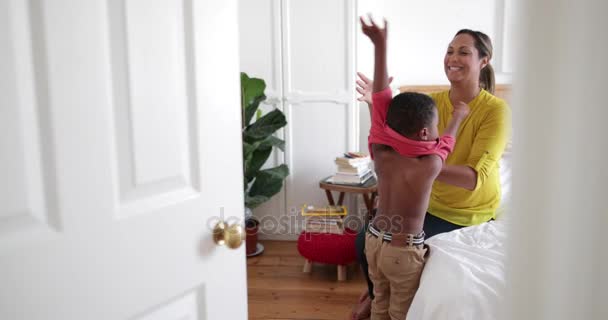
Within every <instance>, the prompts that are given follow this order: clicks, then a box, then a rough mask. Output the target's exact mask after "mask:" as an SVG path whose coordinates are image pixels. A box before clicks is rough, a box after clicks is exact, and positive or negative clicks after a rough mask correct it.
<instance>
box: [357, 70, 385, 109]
mask: <svg viewBox="0 0 608 320" xmlns="http://www.w3.org/2000/svg"><path fill="white" fill-rule="evenodd" d="M357 76H358V77H359V79H358V80H357V92H359V94H360V95H361V96H360V97H359V98H357V100H358V101H362V102H365V103H367V105H369V106H370V107H371V105H372V89H373V88H374V82H373V81H372V80H371V79H370V78H368V77H366V76H365V75H364V74H363V73H361V72H357ZM391 82H393V77H388V84H391Z"/></svg>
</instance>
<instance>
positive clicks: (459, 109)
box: [452, 101, 471, 120]
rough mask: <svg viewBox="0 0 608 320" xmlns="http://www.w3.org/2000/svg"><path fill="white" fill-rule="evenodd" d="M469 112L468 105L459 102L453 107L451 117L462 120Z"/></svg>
mask: <svg viewBox="0 0 608 320" xmlns="http://www.w3.org/2000/svg"><path fill="white" fill-rule="evenodd" d="M470 111H471V109H470V108H469V105H468V104H466V103H464V102H462V101H459V102H458V103H456V105H455V106H454V111H452V117H454V118H457V119H460V120H463V119H464V118H466V117H467V116H468V115H469V112H470Z"/></svg>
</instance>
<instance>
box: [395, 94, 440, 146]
mask: <svg viewBox="0 0 608 320" xmlns="http://www.w3.org/2000/svg"><path fill="white" fill-rule="evenodd" d="M438 119H439V118H438V116H437V107H436V106H435V102H433V99H431V97H429V96H427V95H425V94H421V93H416V92H403V93H400V94H398V95H397V96H395V97H394V98H393V100H392V101H391V104H390V106H389V108H388V113H387V114H386V123H387V124H388V126H389V127H390V128H391V129H393V130H395V131H396V132H398V133H399V134H401V135H402V136H404V137H406V138H409V139H412V140H425V141H431V140H436V139H437V138H438V137H439V132H438V130H437V122H438Z"/></svg>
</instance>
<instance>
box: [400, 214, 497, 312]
mask: <svg viewBox="0 0 608 320" xmlns="http://www.w3.org/2000/svg"><path fill="white" fill-rule="evenodd" d="M505 238H506V219H504V218H503V219H499V220H497V221H492V222H487V223H484V224H482V225H478V226H473V227H467V228H463V229H460V230H456V231H452V232H449V233H444V234H440V235H437V236H435V237H433V238H431V239H429V240H428V241H426V243H427V244H428V245H429V247H430V254H429V257H428V260H427V263H426V265H425V268H424V271H423V273H422V277H421V279H420V288H419V289H418V292H417V293H416V296H415V297H414V301H413V302H412V306H411V307H410V310H409V312H408V317H407V319H410V320H412V319H416V320H425V319H428V320H430V319H433V320H438V319H450V320H458V319H484V320H491V319H497V318H498V315H497V314H496V313H497V312H496V311H497V310H499V308H498V307H499V303H500V302H501V301H503V300H504V294H503V293H504V289H505V278H504V274H505V270H504V265H505V264H504V259H505V246H504V244H505V240H506V239H505Z"/></svg>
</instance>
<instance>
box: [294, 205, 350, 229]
mask: <svg viewBox="0 0 608 320" xmlns="http://www.w3.org/2000/svg"><path fill="white" fill-rule="evenodd" d="M346 214H347V211H346V207H344V206H327V207H322V208H316V207H313V206H306V205H305V206H303V207H302V216H303V217H304V223H305V224H304V231H306V232H313V233H334V234H343V233H344V220H343V218H344V216H346Z"/></svg>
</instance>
